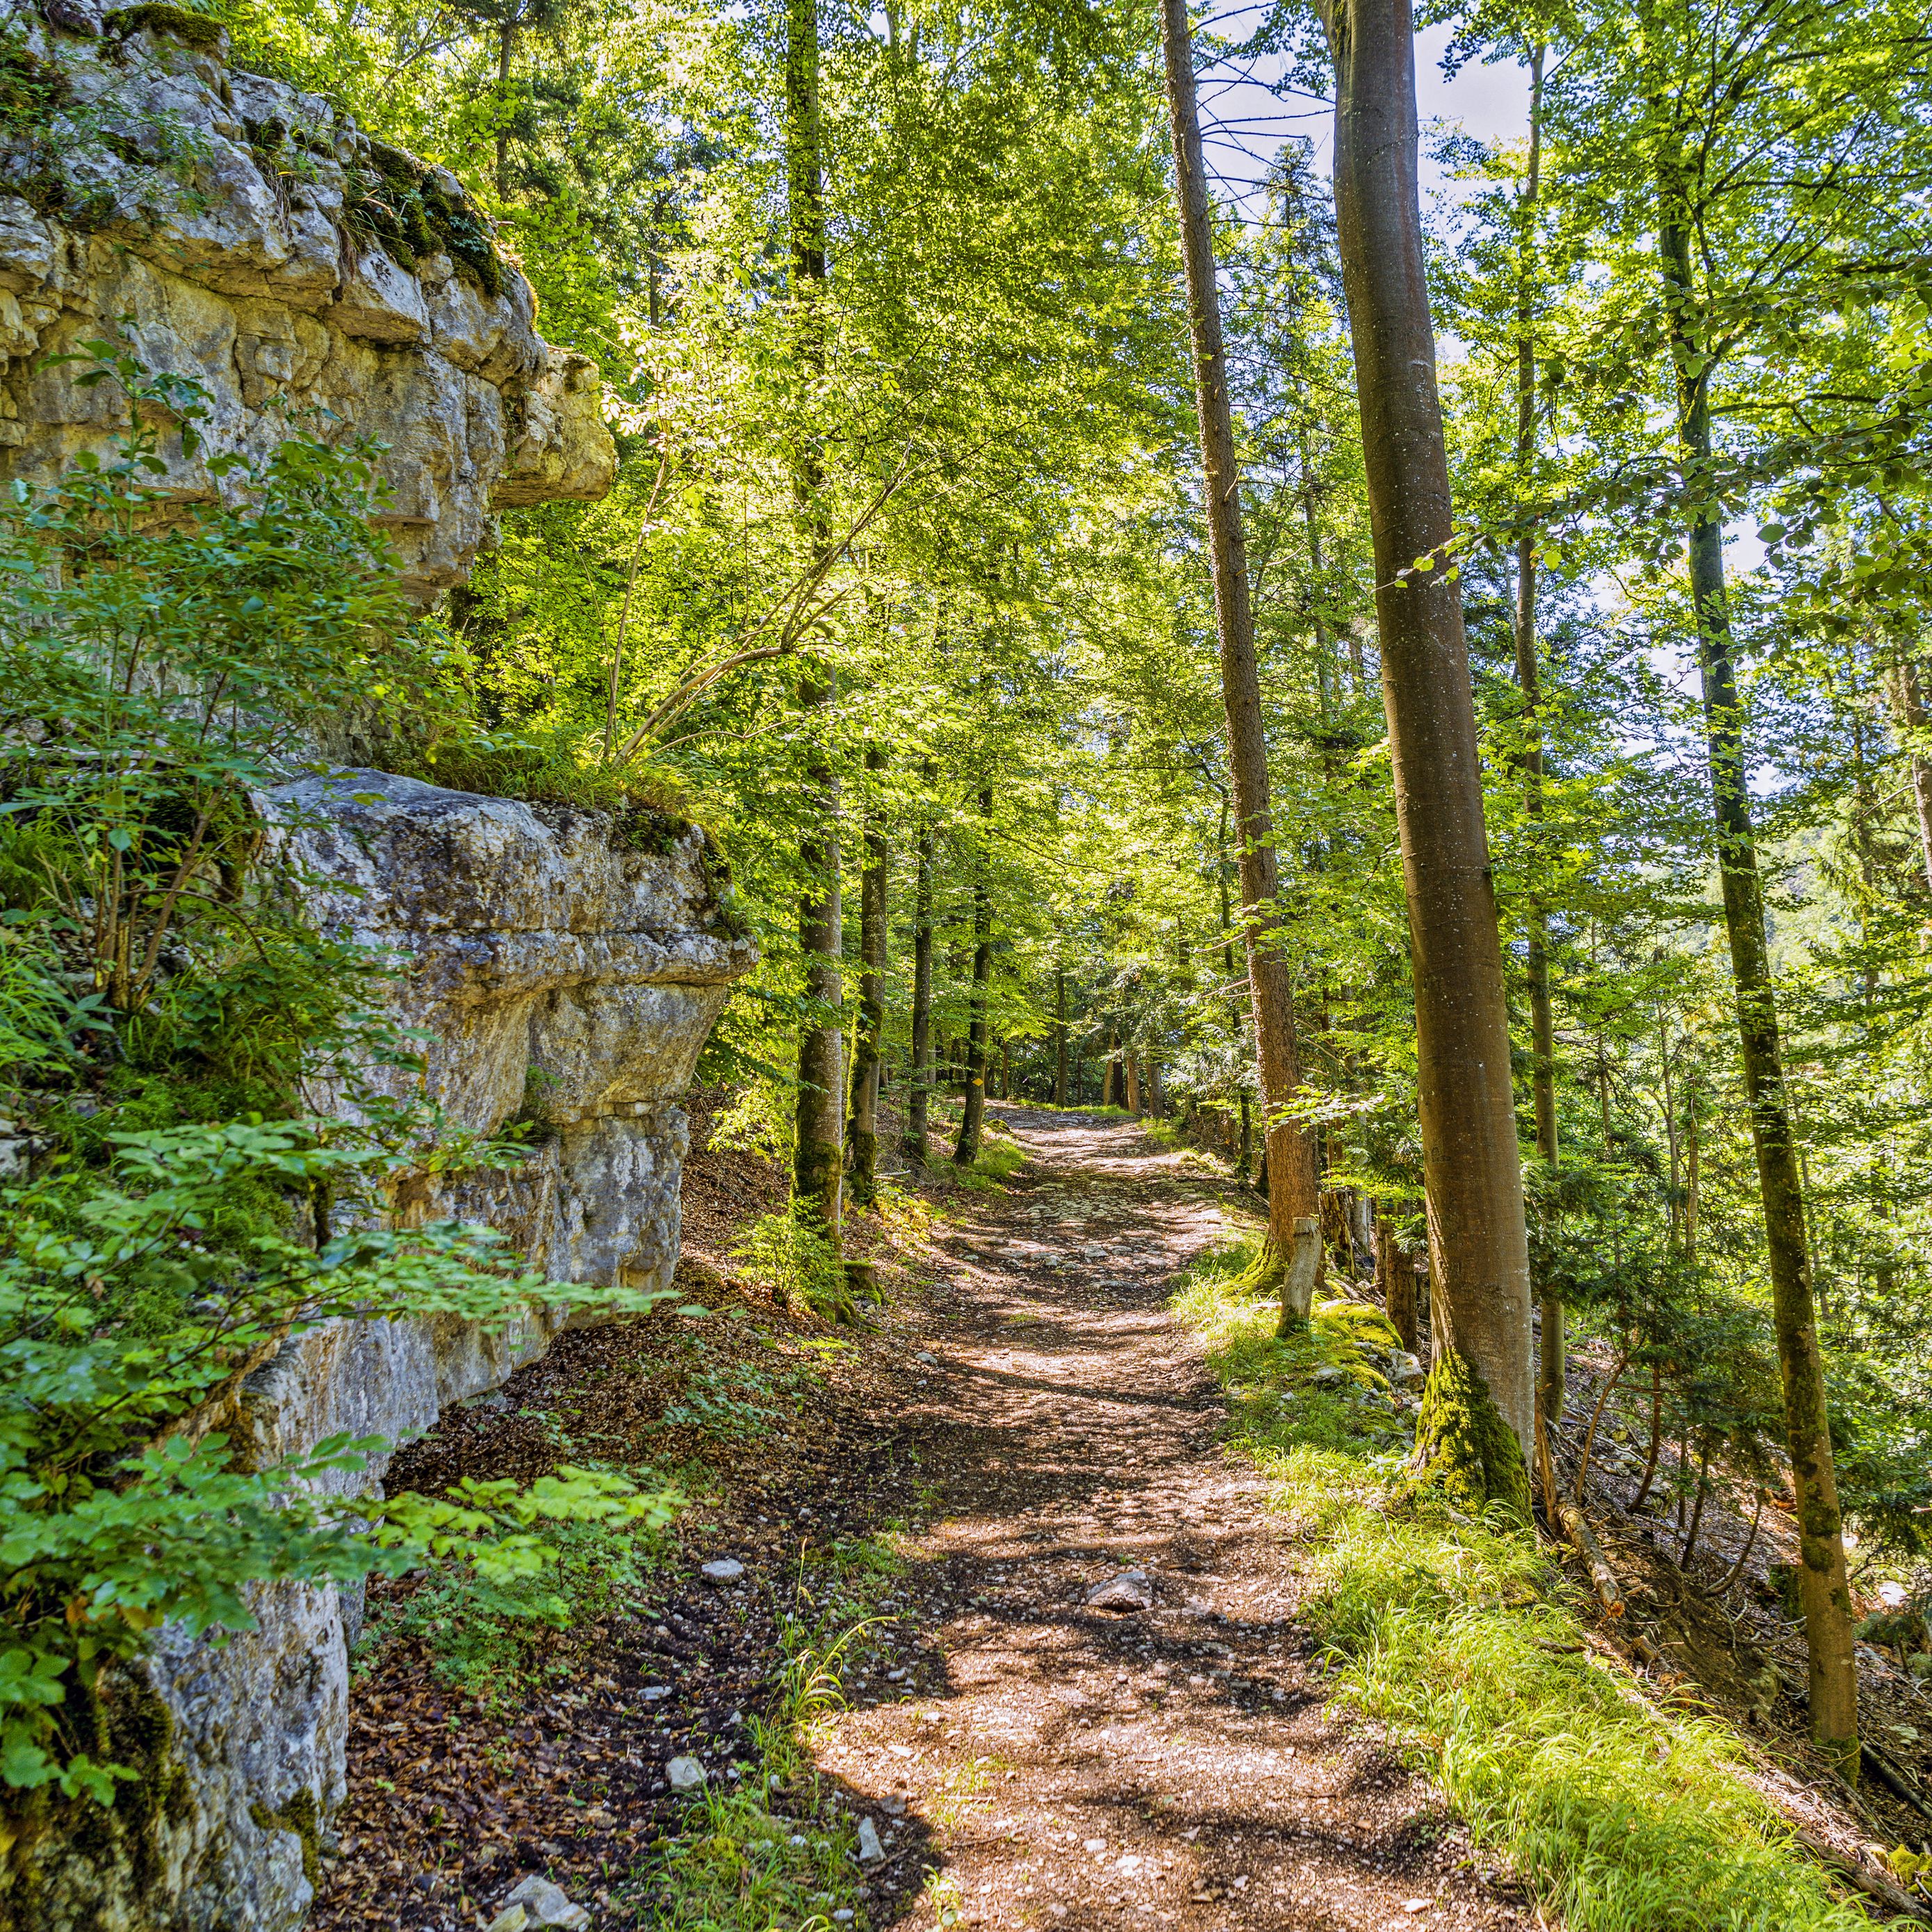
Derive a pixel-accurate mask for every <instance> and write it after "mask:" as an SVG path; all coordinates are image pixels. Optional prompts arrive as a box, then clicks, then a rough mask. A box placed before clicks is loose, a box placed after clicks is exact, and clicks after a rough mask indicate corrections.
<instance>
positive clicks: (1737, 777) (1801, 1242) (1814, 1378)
mask: <svg viewBox="0 0 1932 1932" xmlns="http://www.w3.org/2000/svg"><path fill="white" fill-rule="evenodd" d="M1659 187H1660V193H1661V201H1662V203H1663V208H1664V218H1663V220H1662V222H1661V226H1660V233H1659V236H1658V254H1659V257H1660V258H1661V263H1662V267H1663V272H1664V302H1665V305H1666V307H1667V310H1668V311H1669V314H1670V325H1671V339H1672V347H1673V351H1674V352H1675V358H1676V362H1677V366H1678V368H1679V370H1680V371H1685V370H1688V369H1691V368H1695V369H1696V371H1697V373H1696V374H1682V375H1680V377H1679V396H1678V440H1679V448H1680V451H1681V453H1682V467H1683V470H1684V474H1685V481H1686V482H1687V484H1688V485H1689V486H1690V488H1691V492H1692V493H1693V498H1694V496H1695V492H1696V491H1697V490H1698V489H1699V488H1700V487H1703V484H1705V482H1706V479H1707V478H1708V476H1709V470H1710V461H1711V418H1710V392H1709V370H1708V366H1707V365H1706V364H1705V362H1704V360H1703V357H1702V356H1701V355H1700V354H1699V353H1698V347H1697V345H1698V344H1699V343H1700V340H1701V332H1700V330H1699V329H1698V328H1697V323H1696V320H1695V318H1694V315H1693V313H1692V309H1693V304H1694V293H1693V290H1694V281H1693V269H1692V266H1691V232H1690V229H1689V226H1688V222H1687V221H1686V220H1685V218H1684V217H1683V214H1682V210H1683V208H1685V196H1684V191H1683V188H1682V185H1681V184H1679V182H1678V181H1676V180H1675V179H1674V178H1673V177H1672V174H1671V172H1670V169H1668V167H1667V169H1666V170H1665V171H1664V178H1662V179H1661V181H1660V183H1659ZM1688 547H1689V551H1690V563H1691V598H1692V600H1693V604H1694V608H1695V610H1696V613H1697V656H1698V662H1699V667H1700V670H1701V671H1702V673H1703V685H1704V721H1705V731H1706V739H1707V740H1708V744H1709V754H1710V767H1711V793H1712V805H1713V807H1714V811H1715V821H1716V823H1715V830H1716V835H1717V838H1716V842H1717V849H1718V870H1719V872H1720V874H1721V877H1722V880H1723V883H1724V926H1725V930H1726V932H1727V935H1728V937H1729V938H1730V950H1731V978H1732V982H1733V987H1734V989H1735V991H1736V1002H1737V1015H1738V1039H1739V1048H1740V1051H1741V1056H1742V1061H1743V1064H1744V1074H1745V1093H1746V1094H1747V1095H1748V1098H1749V1100H1750V1103H1751V1140H1752V1143H1753V1145H1754V1148H1755V1150H1756V1152H1757V1173H1758V1190H1759V1193H1760V1196H1762V1198H1763V1203H1764V1232H1765V1246H1766V1255H1767V1259H1768V1261H1769V1267H1770V1274H1771V1295H1772V1325H1773V1326H1774V1328H1775V1330H1776V1331H1777V1336H1778V1366H1779V1368H1780V1370H1781V1371H1782V1373H1783V1376H1784V1430H1785V1446H1786V1448H1787V1449H1788V1450H1789V1451H1790V1456H1791V1472H1792V1479H1793V1483H1794V1484H1795V1485H1796V1489H1797V1492H1798V1532H1799V1596H1800V1601H1801V1602H1802V1605H1803V1607H1804V1612H1805V1644H1806V1647H1807V1649H1808V1652H1809V1655H1810V1665H1811V1670H1810V1676H1811V1736H1812V1739H1813V1741H1814V1742H1815V1743H1816V1744H1817V1745H1818V1747H1819V1748H1820V1750H1821V1751H1823V1752H1824V1753H1825V1754H1826V1757H1829V1759H1830V1760H1832V1763H1834V1764H1835V1766H1836V1767H1837V1769H1838V1772H1839V1773H1840V1775H1841V1776H1842V1777H1843V1778H1845V1779H1846V1781H1847V1782H1848V1783H1851V1784H1855V1783H1856V1782H1857V1781H1858V1670H1857V1664H1856V1661H1855V1656H1854V1653H1853V1652H1852V1604H1851V1592H1850V1589H1849V1585H1848V1583H1847V1582H1846V1576H1845V1543H1844V1529H1843V1523H1842V1520H1841V1517H1840V1514H1839V1510H1838V1481H1837V1476H1836V1473H1835V1470H1834V1469H1833V1467H1832V1438H1831V1433H1830V1430H1829V1424H1828V1422H1827V1419H1826V1409H1825V1373H1824V1364H1823V1360H1822V1359H1821V1358H1820V1352H1819V1346H1818V1326H1817V1316H1816V1313H1815V1310H1814V1303H1813V1298H1812V1281H1811V1253H1810V1244H1809V1243H1808V1241H1807V1240H1806V1238H1805V1201H1804V1190H1803V1185H1802V1175H1801V1174H1800V1172H1799V1157H1798V1147H1797V1139H1796V1135H1795V1134H1794V1133H1793V1130H1792V1121H1791V1106H1790V1098H1789V1096H1788V1095H1787V1092H1786V1091H1785V1084H1784V1055H1783V1049H1782V1047H1781V1043H1780V1041H1779V1038H1778V1007H1777V1001H1776V996H1775V986H1774V983H1773V980H1772V968H1771V953H1770V948H1769V945H1768V944H1767V943H1766V935H1765V924H1764V889H1763V882H1762V880H1760V877H1759V874H1758V867H1757V835H1756V831H1755V829H1754V826H1753V825H1752V823H1751V794H1750V793H1749V791H1748V789H1747V784H1746V774H1745V747H1744V716H1743V712H1742V708H1741V706H1740V705H1739V700H1738V688H1737V676H1736V668H1735V666H1734V664H1733V658H1732V649H1731V623H1730V598H1729V596H1728V594H1727V590H1726V586H1725V583H1724V526H1723V523H1722V522H1721V520H1720V518H1719V517H1718V513H1717V512H1716V511H1715V509H1705V510H1702V511H1699V512H1698V513H1697V514H1696V516H1695V518H1694V521H1693V522H1692V523H1691V528H1690V530H1689V532H1688Z"/></svg>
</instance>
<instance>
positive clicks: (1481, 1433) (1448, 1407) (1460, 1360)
mask: <svg viewBox="0 0 1932 1932" xmlns="http://www.w3.org/2000/svg"><path fill="white" fill-rule="evenodd" d="M1414 1467H1415V1481H1416V1482H1417V1483H1418V1484H1421V1485H1426V1486H1427V1487H1430V1488H1432V1489H1435V1490H1440V1491H1441V1492H1442V1494H1443V1495H1444V1496H1446V1497H1448V1499H1449V1500H1450V1501H1451V1502H1452V1503H1454V1504H1455V1505H1457V1508H1462V1509H1466V1510H1468V1511H1471V1512H1472V1514H1478V1515H1480V1514H1481V1513H1482V1511H1484V1510H1485V1509H1487V1508H1488V1507H1489V1506H1490V1504H1492V1503H1501V1504H1502V1505H1504V1506H1505V1508H1508V1510H1509V1511H1511V1514H1514V1515H1516V1516H1519V1517H1522V1518H1523V1520H1524V1521H1526V1522H1527V1521H1528V1520H1529V1513H1530V1497H1529V1468H1528V1466H1526V1464H1525V1463H1524V1461H1523V1445H1521V1444H1520V1442H1517V1439H1516V1432H1515V1431H1514V1430H1513V1429H1511V1427H1510V1426H1509V1424H1508V1423H1507V1422H1505V1421H1504V1420H1503V1417H1502V1411H1501V1410H1500V1409H1498V1408H1497V1407H1496V1401H1495V1399H1494V1398H1493V1397H1492V1396H1491V1395H1490V1391H1489V1385H1487V1383H1486V1382H1484V1380H1483V1378H1482V1376H1481V1375H1480V1374H1479V1373H1478V1372H1477V1370H1476V1367H1475V1364H1474V1363H1472V1361H1469V1358H1467V1357H1466V1356H1465V1355H1460V1354H1459V1353H1457V1352H1456V1351H1455V1350H1454V1349H1451V1350H1450V1351H1449V1352H1448V1353H1447V1354H1445V1355H1442V1356H1441V1357H1439V1358H1438V1359H1437V1361H1436V1366H1435V1367H1434V1368H1433V1369H1432V1370H1430V1374H1429V1379H1428V1381H1427V1382H1426V1383H1425V1384H1424V1385H1423V1391H1422V1409H1421V1414H1420V1415H1418V1416H1417V1418H1416V1422H1415V1466H1414Z"/></svg>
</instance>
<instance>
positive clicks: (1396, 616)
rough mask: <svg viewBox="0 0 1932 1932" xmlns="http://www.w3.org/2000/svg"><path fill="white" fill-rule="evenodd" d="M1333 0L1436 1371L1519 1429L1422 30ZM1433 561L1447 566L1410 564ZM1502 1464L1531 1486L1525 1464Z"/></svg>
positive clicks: (1529, 1418) (1492, 991) (1525, 1439)
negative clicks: (1434, 282)
mask: <svg viewBox="0 0 1932 1932" xmlns="http://www.w3.org/2000/svg"><path fill="white" fill-rule="evenodd" d="M1319 4H1320V5H1321V9H1322V17H1323V23H1324V25H1325V26H1326V28H1327V29H1328V40H1329V44H1330V46H1331V49H1332V50H1333V52H1334V58H1335V71H1336V80H1337V94H1336V105H1335V170H1334V178H1335V193H1336V217H1337V233H1338V236H1339V238H1340V245H1341V254H1342V272H1343V287H1344V290H1345V291H1346V295H1347V298H1348V305H1349V329H1350V333H1351V335H1352V339H1353V342H1354V346H1355V381H1356V389H1357V392H1358V396H1359V398H1360V400H1361V415H1362V440H1363V444H1364V450H1365V452H1366V456H1367V481H1368V494H1369V511H1370V524H1371V526H1372V529H1373V534H1374V539H1375V559H1376V583H1377V588H1376V613H1377V616H1378V619H1379V628H1380V632H1381V637H1382V697H1383V703H1384V706H1385V709H1386V710H1387V712H1388V727H1389V743H1390V749H1391V757H1392V762H1393V764H1394V775H1395V794H1396V815H1397V825H1398V827H1399V829H1400V837H1401V843H1402V855H1403V883H1404V886H1405V887H1406V892H1407V896H1408V901H1409V951H1410V959H1411V965H1412V977H1413V979H1414V982H1415V1005H1416V1046H1417V1061H1418V1069H1417V1070H1418V1085H1419V1088H1420V1093H1421V1109H1420V1112H1421V1130H1422V1149H1423V1170H1424V1187H1425V1191H1426V1193H1427V1199H1428V1204H1429V1241H1430V1259H1431V1262H1432V1265H1433V1274H1434V1277H1435V1279H1434V1283H1433V1295H1432V1308H1431V1319H1430V1331H1431V1337H1432V1347H1433V1352H1434V1355H1435V1358H1436V1369H1435V1371H1434V1375H1435V1376H1436V1379H1442V1380H1443V1381H1444V1385H1445V1388H1447V1387H1448V1381H1447V1379H1445V1365H1446V1364H1447V1363H1448V1358H1451V1357H1455V1358H1460V1360H1461V1361H1463V1362H1464V1363H1466V1364H1467V1366H1468V1369H1469V1371H1470V1372H1471V1373H1472V1376H1473V1379H1474V1382H1475V1385H1477V1389H1478V1391H1484V1392H1486V1393H1487V1399H1488V1400H1490V1401H1492V1402H1493V1403H1494V1404H1495V1406H1496V1409H1497V1410H1498V1411H1499V1412H1500V1413H1501V1415H1502V1418H1503V1420H1504V1421H1506V1422H1507V1423H1508V1425H1509V1427H1510V1428H1511V1430H1513V1431H1514V1434H1515V1436H1516V1439H1517V1445H1518V1446H1519V1448H1527V1446H1528V1445H1529V1442H1530V1439H1531V1435H1532V1428H1533V1425H1534V1421H1535V1390H1534V1388H1533V1386H1532V1376H1531V1367H1530V1348H1529V1340H1530V1327H1529V1244H1528V1238H1527V1231H1526V1227H1525V1223H1524V1217H1523V1172H1522V1166H1521V1162H1520V1157H1519V1155H1518V1152H1517V1134H1516V1106H1515V1099H1514V1094H1513V1092H1512V1091H1511V1070H1510V1050H1509V1009H1508V1003H1507V1001H1506V998H1505V993H1504V988H1503V975H1502V946H1501V944H1500V942H1499V938H1498V935H1497V931H1496V893H1495V889H1494V886H1493V882H1492V879H1491V876H1490V853H1489V840H1488V837H1487V832H1486V829H1485V827H1484V821H1483V790H1482V775H1481V768H1480V766H1479V765H1478V759H1477V748H1476V725H1475V706H1474V703H1473V700H1472V694H1471V691H1470V685H1469V652H1468V648H1467V646H1466V643H1465V641H1464V638H1463V604H1462V595H1461V592H1460V588H1459V587H1458V586H1457V583H1455V582H1454V580H1451V578H1450V577H1449V575H1448V571H1447V569H1446V568H1445V566H1446V565H1447V564H1448V562H1449V550H1448V545H1449V543H1450V540H1451V537H1452V535H1453V534H1454V523H1453V521H1452V519H1451V510H1450V502H1449V472H1448V456H1447V452H1446V450H1445V446H1444V443H1443V436H1442V404H1441V401H1440V398H1439V395H1438V393H1437V390H1436V344H1435V338H1434V336H1433V333H1432V331H1431V325H1430V313H1429V293H1428V287H1427V282H1426V280H1425V278H1424V263H1423V248H1422V220H1421V205H1420V203H1419V201H1418V192H1417V184H1416V121H1415V35H1414V30H1413V26H1412V21H1411V18H1410V13H1409V0H1319ZM1418 559H1427V560H1429V561H1430V562H1431V563H1432V564H1433V568H1430V569H1429V570H1427V571H1419V570H1414V569H1413V568H1412V566H1414V565H1415V563H1416V562H1417V561H1418ZM1405 573H1409V574H1405ZM1460 1385H1461V1384H1460V1381H1459V1382H1458V1386H1460ZM1472 1400H1473V1401H1474V1403H1475V1404H1476V1405H1477V1406H1481V1403H1482V1400H1483V1394H1482V1393H1481V1392H1478V1393H1475V1394H1473V1395H1472ZM1480 1424H1481V1418H1479V1417H1472V1425H1473V1426H1477V1427H1478V1428H1479V1430H1480ZM1484 1433H1485V1439H1487V1434H1486V1432H1484ZM1432 1445H1433V1439H1432ZM1424 1454H1425V1456H1426V1455H1427V1454H1428V1448H1425V1449H1424ZM1498 1454H1499V1456H1501V1454H1502V1451H1501V1449H1500V1445H1499V1448H1498ZM1504 1462H1505V1463H1506V1462H1507V1459H1506V1458H1505V1459H1504ZM1484 1466H1485V1469H1486V1470H1490V1465H1489V1463H1488V1460H1487V1458H1486V1460H1485V1464H1484ZM1490 1476H1491V1477H1492V1478H1493V1481H1495V1483H1496V1484H1498V1485H1499V1488H1498V1490H1497V1492H1496V1493H1502V1492H1503V1491H1505V1490H1506V1491H1508V1493H1509V1494H1510V1495H1511V1497H1512V1499H1514V1500H1515V1501H1517V1502H1518V1503H1519V1504H1520V1505H1525V1504H1526V1502H1527V1479H1526V1475H1525V1474H1524V1472H1523V1469H1521V1467H1520V1464H1519V1465H1515V1466H1503V1463H1499V1465H1498V1466H1497V1468H1496V1469H1494V1470H1490Z"/></svg>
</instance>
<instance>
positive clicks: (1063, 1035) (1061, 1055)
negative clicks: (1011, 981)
mask: <svg viewBox="0 0 1932 1932" xmlns="http://www.w3.org/2000/svg"><path fill="white" fill-rule="evenodd" d="M1053 1104H1054V1105H1055V1106H1056V1107H1064V1106H1066V1105H1067V968H1065V967H1064V966H1062V967H1060V968H1058V969H1056V971H1055V973H1054V976H1053Z"/></svg>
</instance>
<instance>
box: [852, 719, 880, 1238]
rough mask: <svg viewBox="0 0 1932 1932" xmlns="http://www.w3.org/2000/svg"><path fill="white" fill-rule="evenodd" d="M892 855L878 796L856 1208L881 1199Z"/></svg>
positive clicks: (859, 1077)
mask: <svg viewBox="0 0 1932 1932" xmlns="http://www.w3.org/2000/svg"><path fill="white" fill-rule="evenodd" d="M885 768H886V754H885V753H884V752H883V751H882V750H880V748H878V747H877V745H868V746H867V747H866V750H865V769H866V771H867V772H868V773H869V774H871V775H872V776H873V777H874V778H875V779H876V778H877V775H878V774H879V773H880V772H883V770H884V769H885ZM889 859H890V854H889V850H888V849H887V847H886V833H885V817H884V811H883V806H882V805H881V803H880V800H879V799H877V797H876V796H875V797H874V798H872V799H869V800H868V802H867V805H866V811H865V871H864V872H863V873H862V874H861V875H860V877H859V1024H858V1028H857V1031H856V1035H855V1037H854V1039H853V1049H852V1117H851V1119H850V1121H849V1122H848V1123H847V1129H846V1141H847V1149H848V1159H847V1181H848V1183H849V1184H850V1190H851V1195H852V1200H853V1205H855V1206H857V1207H860V1208H869V1207H870V1206H871V1205H872V1203H873V1202H874V1200H876V1199H877V1196H878V1165H879V1079H880V1073H881V1071H882V1070H883V1066H884V1042H885V1031H886V879H887V874H888V871H889Z"/></svg>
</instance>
